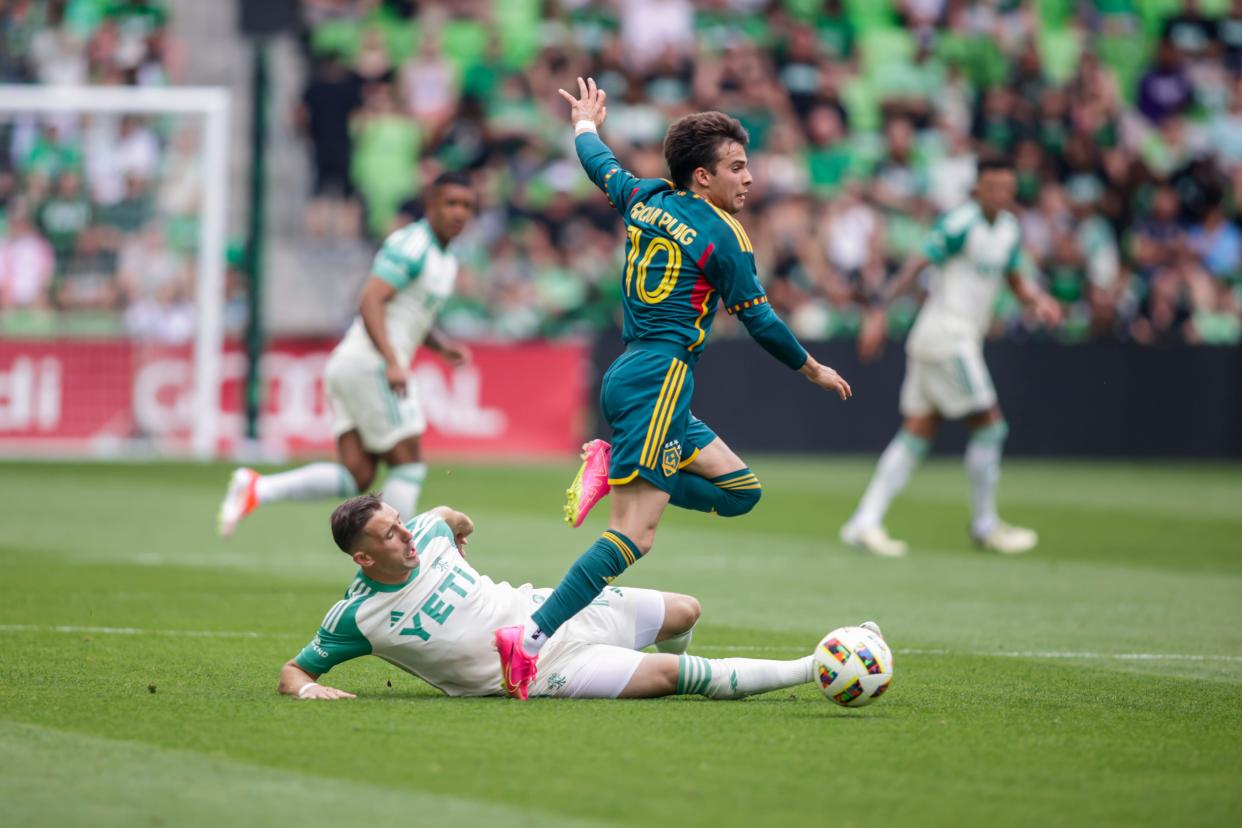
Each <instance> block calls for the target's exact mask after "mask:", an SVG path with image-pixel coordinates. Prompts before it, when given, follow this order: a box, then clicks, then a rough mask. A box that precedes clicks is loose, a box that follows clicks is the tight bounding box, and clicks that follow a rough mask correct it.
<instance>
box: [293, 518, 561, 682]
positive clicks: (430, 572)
mask: <svg viewBox="0 0 1242 828" xmlns="http://www.w3.org/2000/svg"><path fill="white" fill-rule="evenodd" d="M406 527H407V528H409V529H410V531H411V532H413V533H414V548H415V549H416V550H417V551H418V556H419V564H418V567H417V568H416V569H415V570H414V571H413V572H412V573H411V574H410V578H409V580H407V581H406V582H405V583H404V584H381V583H379V582H377V581H373V580H371V579H370V578H368V577H366V575H364V574H362V572H361V571H360V572H359V573H358V574H357V576H356V577H355V578H354V582H353V584H351V585H350V587H349V589H348V590H346V591H345V595H344V597H343V598H342V600H340V601H338V602H337V603H336V605H335V606H333V607H332V609H331V610H329V611H328V614H327V615H326V616H325V617H324V619H323V623H322V625H321V626H320V628H319V633H318V635H316V636H315V638H314V639H313V640H312V641H311V642H310V643H309V644H307V645H306V647H305V648H304V649H303V650H302V652H301V653H299V654H298V656H297V658H296V659H294V661H295V662H296V663H297V665H298V666H299V667H301V668H302V669H303V670H306V671H307V672H308V673H312V674H322V673H326V672H327V671H328V670H330V669H332V667H333V666H335V665H337V664H340V663H341V662H343V661H348V660H349V659H351V658H357V657H358V656H364V655H376V656H379V657H380V658H382V659H384V660H385V661H387V662H389V663H391V664H393V665H394V666H396V667H399V668H401V669H402V670H405V671H406V672H408V673H413V674H414V675H416V676H418V677H419V678H421V679H422V680H424V681H426V682H427V683H428V684H431V685H433V686H434V687H436V688H438V689H440V690H442V691H443V692H445V693H447V694H448V695H450V696H482V695H495V694H497V693H499V692H501V686H500V667H499V661H498V660H497V658H496V650H495V647H494V646H493V642H492V632H493V631H494V630H495V629H497V628H498V627H504V626H508V625H512V624H520V623H521V622H522V621H523V620H524V619H525V618H526V617H527V616H529V615H530V613H531V612H532V611H533V610H534V608H535V606H536V603H535V600H532V592H533V591H534V590H533V589H532V587H531V585H530V584H523V585H522V586H520V587H513V586H510V585H509V583H508V582H504V581H502V582H501V583H496V582H494V581H493V580H492V579H491V578H489V577H487V576H486V575H482V574H480V573H479V572H478V571H477V570H475V568H474V567H472V566H471V565H470V564H469V563H468V562H467V561H466V559H465V558H463V557H462V555H461V553H460V552H458V550H457V546H456V544H455V543H454V541H453V530H452V529H450V528H449V526H448V524H446V523H445V522H444V521H443V520H442V519H441V518H440V517H439V516H438V515H436V514H434V513H432V512H425V513H423V514H421V515H419V516H418V517H416V518H413V519H412V520H410V521H409V522H408V523H407V524H406ZM546 592H547V590H544V591H543V593H545V594H546ZM540 597H542V596H540ZM536 600H537V599H536Z"/></svg>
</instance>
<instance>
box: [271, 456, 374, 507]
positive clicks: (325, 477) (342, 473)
mask: <svg viewBox="0 0 1242 828" xmlns="http://www.w3.org/2000/svg"><path fill="white" fill-rule="evenodd" d="M254 491H255V494H256V495H258V498H259V502H260V503H270V502H271V501H273V500H318V499H321V498H329V497H339V498H346V497H352V496H353V495H356V494H358V484H357V483H355V482H354V476H353V475H352V474H350V473H349V470H348V469H346V468H345V467H344V466H342V465H340V464H339V463H311V464H310V465H309V466H301V467H300V468H296V469H290V470H289V471H287V472H280V473H279V474H265V475H262V476H261V477H259V479H258V480H257V481H255V484H254Z"/></svg>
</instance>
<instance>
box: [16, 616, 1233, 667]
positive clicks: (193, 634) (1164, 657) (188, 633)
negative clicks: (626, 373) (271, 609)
mask: <svg viewBox="0 0 1242 828" xmlns="http://www.w3.org/2000/svg"><path fill="white" fill-rule="evenodd" d="M3 632H33V633H44V632H57V633H85V634H88V635H170V636H182V637H185V638H299V637H300V636H299V635H298V634H297V633H281V632H269V633H260V632H252V631H248V630H144V629H139V628H138V627H83V626H74V625H68V624H60V625H55V626H43V625H40V624H0V633H3ZM703 649H705V650H711V651H720V652H729V653H747V652H767V651H781V652H786V651H787V652H801V651H802V650H801V649H800V648H798V647H765V646H763V645H761V644H755V645H751V646H747V645H736V644H718V645H708V646H706V647H704V648H703ZM893 652H894V654H897V655H919V656H969V657H971V658H988V657H992V658H1050V659H1061V658H1102V659H1117V660H1118V661H1224V662H1235V663H1242V655H1216V654H1212V653H1099V652H1091V651H1079V650H973V651H972V650H945V649H935V648H932V649H926V648H919V647H909V648H906V647H899V648H897V649H895V650H894V651H893Z"/></svg>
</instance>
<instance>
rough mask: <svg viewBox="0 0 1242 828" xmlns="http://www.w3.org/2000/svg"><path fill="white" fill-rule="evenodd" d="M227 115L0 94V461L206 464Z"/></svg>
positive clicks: (169, 94)
mask: <svg viewBox="0 0 1242 828" xmlns="http://www.w3.org/2000/svg"><path fill="white" fill-rule="evenodd" d="M228 106H229V97H228V93H227V91H225V90H223V89H214V88H159V89H153V88H136V87H47V86H0V456H49V455H52V456H121V457H137V456H143V455H158V456H174V457H175V456H193V457H198V458H209V457H213V456H216V455H217V454H218V453H219V450H220V441H221V439H222V437H223V436H224V430H223V429H222V425H221V414H220V411H221V389H222V381H223V380H224V378H225V373H226V359H225V352H224V337H225V331H226V326H233V327H239V326H240V325H242V324H244V316H243V317H241V318H239V317H238V314H237V313H236V312H232V311H230V307H233V308H234V309H240V308H244V307H245V303H244V298H243V301H241V302H233V303H231V305H230V303H228V302H227V298H226V290H233V291H236V290H237V289H238V288H240V287H242V286H241V284H240V282H239V280H237V279H235V278H234V279H231V280H230V282H237V284H231V285H227V286H226V268H225V244H226V241H225V232H226V230H225V222H226V216H225V210H226V186H227V157H226V154H227V135H228V124H227V119H228ZM243 313H244V311H243ZM243 366H244V360H243Z"/></svg>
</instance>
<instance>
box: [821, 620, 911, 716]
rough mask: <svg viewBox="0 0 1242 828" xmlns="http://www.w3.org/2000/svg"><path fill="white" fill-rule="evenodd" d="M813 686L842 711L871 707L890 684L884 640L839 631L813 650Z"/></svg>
mask: <svg viewBox="0 0 1242 828" xmlns="http://www.w3.org/2000/svg"><path fill="white" fill-rule="evenodd" d="M814 659H815V683H816V684H817V685H818V686H819V689H820V690H821V691H822V692H823V694H824V697H825V698H827V699H828V700H829V701H833V702H836V703H837V704H839V705H841V706H842V707H862V706H863V705H867V704H871V703H872V702H873V701H875V700H876V699H878V698H879V697H880V696H882V695H883V694H884V691H886V690H888V687H889V685H890V684H891V683H892V681H893V653H892V650H890V649H889V648H888V644H886V643H884V639H883V638H880V636H878V635H876V634H875V633H873V632H871V630H866V629H863V628H862V627H841V628H840V629H836V630H833V631H832V632H830V633H828V634H827V635H826V636H824V639H823V640H822V641H820V642H819V645H818V646H817V647H816V648H815V653H814Z"/></svg>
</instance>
